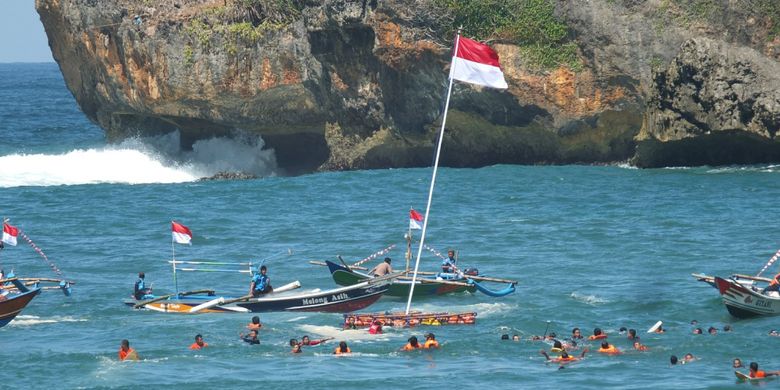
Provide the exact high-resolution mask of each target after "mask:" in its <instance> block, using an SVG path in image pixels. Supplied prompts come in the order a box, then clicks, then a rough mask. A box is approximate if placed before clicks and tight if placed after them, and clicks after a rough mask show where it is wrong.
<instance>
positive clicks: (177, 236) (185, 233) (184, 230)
mask: <svg viewBox="0 0 780 390" xmlns="http://www.w3.org/2000/svg"><path fill="white" fill-rule="evenodd" d="M171 231H172V232H173V241H176V242H177V243H179V244H191V241H192V231H190V228H188V227H186V226H184V225H182V224H180V223H178V222H176V221H172V222H171Z"/></svg>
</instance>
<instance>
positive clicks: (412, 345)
mask: <svg viewBox="0 0 780 390" xmlns="http://www.w3.org/2000/svg"><path fill="white" fill-rule="evenodd" d="M407 341H408V343H406V345H404V346H403V348H401V350H402V351H414V350H416V349H421V348H422V345H420V343H419V342H417V336H412V337H409V340H407Z"/></svg>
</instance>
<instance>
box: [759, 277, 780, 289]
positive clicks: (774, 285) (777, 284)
mask: <svg viewBox="0 0 780 390" xmlns="http://www.w3.org/2000/svg"><path fill="white" fill-rule="evenodd" d="M769 291H778V292H780V273H778V274H777V275H775V277H774V278H772V281H771V282H769V285H768V286H766V287H765V288H764V291H763V292H764V293H767V292H769Z"/></svg>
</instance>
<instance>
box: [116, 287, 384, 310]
mask: <svg viewBox="0 0 780 390" xmlns="http://www.w3.org/2000/svg"><path fill="white" fill-rule="evenodd" d="M390 280H391V279H389V278H385V279H381V280H370V281H366V282H363V283H359V284H356V285H353V286H349V287H341V288H337V289H332V290H326V291H318V290H315V291H310V292H301V293H291V292H289V289H288V291H286V292H272V293H269V294H265V295H263V296H261V297H257V298H253V297H251V296H245V297H239V298H226V297H217V296H216V295H215V294H214V291H213V290H199V291H193V292H188V293H181V294H171V295H169V296H164V297H159V298H154V299H150V300H145V301H137V300H135V299H127V300H125V301H124V303H125V304H126V305H128V306H133V307H134V308H145V309H149V310H153V311H158V312H163V313H187V314H190V313H229V312H239V313H248V312H252V313H261V312H274V311H316V312H328V313H344V312H349V311H355V310H362V309H364V308H366V307H368V306H369V305H371V304H373V303H374V302H376V301H377V300H378V299H379V298H380V297H381V296H382V294H384V293H385V292H386V291H387V288H388V286H389V283H390ZM299 286H300V284H299ZM280 290H281V288H280Z"/></svg>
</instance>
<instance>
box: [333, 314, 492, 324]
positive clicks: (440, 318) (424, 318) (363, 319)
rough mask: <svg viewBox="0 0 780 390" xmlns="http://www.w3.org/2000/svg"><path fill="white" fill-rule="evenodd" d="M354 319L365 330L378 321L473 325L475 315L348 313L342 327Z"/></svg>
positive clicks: (475, 318)
mask: <svg viewBox="0 0 780 390" xmlns="http://www.w3.org/2000/svg"><path fill="white" fill-rule="evenodd" d="M351 318H354V319H355V326H356V327H358V328H367V327H369V326H371V324H372V323H373V322H374V321H380V322H381V323H382V325H383V326H392V327H409V326H417V325H433V326H438V325H474V323H475V322H476V321H477V313H475V312H468V313H446V312H445V313H422V312H411V313H409V314H405V313H400V312H399V313H348V314H344V327H345V328H349V327H350V319H351Z"/></svg>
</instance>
